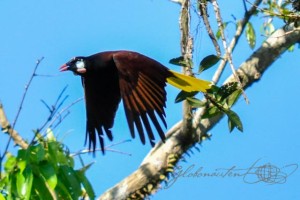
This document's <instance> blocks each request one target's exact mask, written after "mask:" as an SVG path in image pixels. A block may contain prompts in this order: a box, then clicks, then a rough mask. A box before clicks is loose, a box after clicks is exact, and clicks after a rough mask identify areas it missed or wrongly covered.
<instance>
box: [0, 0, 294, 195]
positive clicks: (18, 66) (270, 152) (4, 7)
mask: <svg viewBox="0 0 300 200" xmlns="http://www.w3.org/2000/svg"><path fill="white" fill-rule="evenodd" d="M220 4H221V5H220V7H221V8H222V9H223V10H222V11H223V13H222V14H223V19H224V21H230V20H232V17H231V15H232V14H233V15H234V16H235V17H236V18H238V19H239V18H240V17H241V16H242V8H243V7H242V3H241V1H237V3H236V4H235V5H228V4H226V3H225V4H224V3H222V2H220ZM233 7H234V9H233ZM179 10H180V7H179V5H177V4H175V3H172V2H170V1H167V0H164V1H161V0H160V1H158V0H143V1H141V0H131V1H129V0H122V1H121V0H111V1H95V0H91V1H70V0H66V1H58V0H55V1H52V3H48V2H46V1H1V3H0V26H1V34H0V35H1V37H0V44H1V45H0V58H1V66H0V75H1V78H0V100H1V102H2V103H3V104H4V106H5V110H6V113H7V116H8V118H9V119H10V120H11V121H13V119H14V117H15V114H16V112H17V109H18V105H19V102H20V99H21V96H22V94H23V91H24V86H25V84H26V83H27V82H28V79H29V77H30V74H31V73H32V70H33V68H34V65H35V62H36V60H37V59H39V58H41V57H42V56H44V57H45V59H44V60H43V62H42V63H41V65H40V67H39V69H38V74H48V75H55V76H54V77H36V78H35V79H34V80H33V83H32V86H31V87H30V89H29V93H28V98H27V99H26V101H25V104H24V107H23V110H22V113H21V115H20V118H19V121H18V124H17V126H16V127H15V128H16V129H17V130H18V131H19V132H20V133H21V134H22V136H23V137H24V138H31V137H32V131H31V130H32V129H35V128H38V127H40V126H41V124H42V123H43V122H44V121H45V120H46V117H47V114H48V113H47V109H46V108H45V106H44V105H43V104H42V103H41V101H40V100H41V99H43V100H45V101H46V102H48V103H49V104H51V103H53V102H54V101H55V100H56V98H57V95H58V94H59V93H60V91H61V90H62V89H63V87H64V86H66V85H68V86H69V87H68V89H67V94H69V95H70V96H69V98H68V100H67V101H66V105H67V104H69V103H71V102H73V101H74V100H76V99H77V98H79V97H82V96H83V91H82V87H81V81H80V79H79V77H74V76H73V74H72V73H59V72H58V68H59V67H60V66H61V65H62V64H63V63H65V62H67V61H68V60H69V59H70V58H71V57H74V56H78V55H82V56H86V55H90V54H94V53H97V52H100V51H106V50H118V49H127V50H133V51H137V52H140V53H143V54H145V55H147V56H149V57H152V58H154V59H156V60H158V61H160V62H161V63H163V64H165V65H166V66H168V67H169V68H171V69H173V70H177V71H180V69H179V68H178V67H176V66H172V65H171V64H169V63H168V61H169V60H170V59H171V58H174V57H178V56H179V55H180V45H179V39H180V34H179V28H178V15H179ZM210 16H211V18H213V12H212V11H210ZM263 20H264V19H263V18H259V19H255V20H253V24H254V26H255V29H256V33H257V37H258V42H257V44H259V43H260V42H261V41H262V40H264V37H263V36H260V32H259V27H260V25H261V24H262V21H263ZM197 23H198V19H197V17H195V16H194V17H193V24H194V25H197ZM229 28H231V29H233V28H234V26H233V25H230V26H229ZM192 33H193V35H194V36H195V37H196V40H195V42H196V44H195V47H196V48H197V49H196V51H195V52H196V54H195V63H199V61H200V60H201V58H203V57H204V56H206V55H209V54H212V53H214V49H213V48H212V45H211V42H210V41H209V40H208V38H207V36H206V33H205V30H204V26H203V24H202V23H200V26H199V29H198V30H196V26H194V28H193V31H192ZM226 34H227V36H228V38H229V39H230V37H231V32H230V31H228V32H227V33H226ZM239 45H240V46H239V47H237V48H236V50H235V54H234V55H233V56H234V63H235V65H236V66H239V65H240V64H241V63H242V62H243V61H244V60H245V59H246V58H247V57H248V56H249V55H250V54H251V53H252V50H251V49H250V48H249V47H248V45H247V44H246V42H245V37H242V39H241V41H240V44H239ZM298 54H299V50H298V49H297V48H296V49H295V51H294V52H293V53H285V54H284V55H282V56H281V58H280V59H278V60H277V61H276V62H275V63H274V64H273V66H272V67H271V68H270V69H268V70H267V72H266V73H265V74H264V75H263V76H262V79H261V80H260V81H259V82H258V83H255V84H253V85H252V86H251V88H249V90H247V91H246V93H247V95H248V97H249V99H250V104H249V105H247V104H246V103H245V102H244V101H243V100H242V99H241V100H239V102H238V103H237V105H236V106H235V107H234V108H233V110H234V111H236V112H237V113H238V114H239V115H240V118H241V119H242V121H243V124H244V132H243V133H240V132H238V131H233V133H229V132H228V128H227V120H226V119H223V120H222V121H221V122H220V123H218V124H217V126H216V127H215V128H214V129H213V130H211V132H210V133H211V134H212V135H213V137H212V139H211V140H210V141H207V142H204V143H203V144H202V147H200V150H201V152H200V153H199V152H197V151H196V150H195V149H194V150H193V152H194V154H192V155H191V157H189V156H185V158H186V161H187V162H186V163H184V162H181V163H179V166H180V167H182V169H183V171H187V170H190V171H189V172H196V171H197V170H198V169H201V168H202V171H201V172H207V173H210V172H215V171H216V170H218V169H220V168H222V169H223V170H221V171H224V170H225V169H230V168H232V167H235V168H234V169H236V171H235V172H240V171H243V170H240V171H239V170H237V169H247V168H249V167H250V166H251V165H253V163H255V162H256V161H258V162H257V164H256V166H263V165H266V164H270V165H273V166H277V167H278V168H280V169H281V170H282V171H283V172H285V173H289V172H290V171H289V170H292V167H293V166H295V165H296V164H300V159H299V156H296V155H297V154H298V152H299V150H300V144H299V139H300V137H299V134H300V131H299V129H298V126H297V125H298V123H299V122H300V121H299V114H298V113H299V112H300V108H299V106H298V99H299V92H298V91H297V87H298V86H299V85H300V80H299V79H298V74H299V72H300V69H299V66H298V65H299V61H300V57H299V56H297V55H298ZM229 74H230V70H229V69H228V70H226V71H225V73H224V76H223V77H222V80H224V79H225V78H226V77H227V76H228V75H229ZM212 75H213V70H209V71H207V72H205V73H203V74H202V76H201V78H203V79H208V80H209V79H211V77H212ZM167 92H168V102H167V110H166V114H167V123H168V127H169V128H170V127H172V125H173V124H174V123H176V122H177V121H179V120H180V118H181V105H180V104H174V99H175V96H176V95H177V92H178V91H177V90H176V89H175V88H173V87H171V86H168V87H167ZM71 111H72V113H71V115H70V116H69V117H68V118H67V119H66V120H65V121H64V123H63V124H62V125H61V126H60V127H58V128H57V129H56V130H55V133H56V134H58V137H59V138H60V139H62V140H63V142H64V143H65V144H66V145H67V146H68V147H69V148H70V149H71V151H78V150H80V149H82V148H83V147H84V146H83V145H84V137H85V108H84V104H83V102H81V103H78V104H77V105H76V106H74V107H72V110H71ZM113 132H114V142H118V141H122V140H125V139H129V138H130V134H129V130H128V127H127V124H126V120H125V115H124V111H123V108H122V106H120V109H119V110H118V112H117V117H116V121H115V126H114V128H113ZM0 141H1V144H0V151H1V152H2V151H3V149H4V144H6V141H7V136H5V135H3V134H0ZM107 144H109V143H108V142H107ZM115 148H117V149H118V150H120V151H123V152H127V153H130V154H132V155H131V156H127V155H122V154H117V153H111V152H107V154H106V155H105V156H102V155H101V154H98V155H97V156H96V158H93V156H92V155H85V156H84V159H85V160H86V162H87V163H88V162H92V161H95V162H96V163H95V164H94V165H93V166H92V168H91V169H90V170H89V172H88V177H89V178H90V181H91V182H92V184H93V186H94V189H95V191H96V193H97V195H100V194H101V193H103V192H104V191H105V190H106V189H108V188H110V187H112V186H113V185H114V184H116V183H117V182H119V181H120V180H122V179H123V178H124V177H126V176H127V175H129V174H130V173H131V172H133V171H134V170H135V169H136V168H137V167H138V165H139V163H141V161H142V160H143V158H144V156H145V155H146V154H147V152H148V151H149V150H150V148H151V147H150V145H145V146H143V145H142V144H140V141H139V140H138V139H136V140H132V141H131V142H128V143H125V144H122V145H118V146H117V147H115ZM78 166H79V165H78ZM192 166H194V167H193V168H191V167H192ZM283 167H285V168H283ZM225 171H226V170H225ZM246 178H251V181H253V180H252V178H253V176H248V177H246ZM299 180H300V172H299V169H297V170H296V171H295V172H294V173H293V174H292V175H290V176H288V177H287V178H286V182H285V183H282V184H268V183H264V182H260V183H256V184H249V183H245V180H244V179H243V177H228V176H225V177H223V178H221V177H198V178H196V177H194V178H191V177H190V178H187V177H180V178H178V179H177V180H176V181H175V182H174V184H173V185H172V186H171V187H170V188H167V189H162V190H161V191H159V192H158V193H157V194H155V195H154V196H153V198H152V199H157V200H159V199H166V198H167V197H168V198H170V199H195V196H199V198H200V197H201V198H209V199H212V200H214V199H272V200H274V199H297V198H300V191H299V182H300V181H299ZM297 185H298V186H297Z"/></svg>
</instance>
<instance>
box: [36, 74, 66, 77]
mask: <svg viewBox="0 0 300 200" xmlns="http://www.w3.org/2000/svg"><path fill="white" fill-rule="evenodd" d="M35 76H41V77H49V78H51V77H56V76H61V74H35Z"/></svg>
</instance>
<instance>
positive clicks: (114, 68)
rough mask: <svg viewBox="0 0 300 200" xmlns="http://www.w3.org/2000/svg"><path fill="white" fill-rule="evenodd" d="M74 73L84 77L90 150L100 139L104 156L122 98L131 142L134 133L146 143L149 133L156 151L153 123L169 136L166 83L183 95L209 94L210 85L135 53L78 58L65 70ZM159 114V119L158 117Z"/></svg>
mask: <svg viewBox="0 0 300 200" xmlns="http://www.w3.org/2000/svg"><path fill="white" fill-rule="evenodd" d="M66 70H70V71H73V72H74V73H75V74H76V75H80V76H81V78H82V85H83V88H84V94H85V104H86V117H87V122H86V139H85V143H86V142H87V140H88V147H89V149H91V150H93V151H95V149H96V140H97V139H96V135H98V139H99V141H100V146H101V150H102V152H103V153H104V137H103V133H104V132H105V133H106V135H107V137H108V138H109V139H110V140H112V139H113V136H112V132H111V130H110V129H111V128H112V126H113V124H114V118H115V114H116V111H117V109H118V105H119V103H120V100H121V98H122V100H123V105H124V109H125V114H126V118H127V123H128V126H129V129H130V133H131V136H132V138H134V137H135V128H136V129H137V132H138V134H139V136H140V139H141V142H142V143H143V144H145V135H144V130H146V133H147V134H148V138H149V141H150V144H151V145H152V146H154V144H155V143H154V140H155V138H154V134H153V131H152V128H151V125H150V121H151V122H152V123H153V125H154V127H155V128H156V130H157V132H158V134H159V136H160V138H161V139H162V140H163V141H164V139H165V135H164V131H163V130H162V128H161V126H160V123H159V122H158V120H157V117H156V115H157V116H158V117H159V118H160V119H161V121H162V123H163V124H164V126H165V127H166V126H167V124H166V121H165V116H166V115H165V111H164V108H165V102H166V91H165V86H166V82H168V83H170V84H172V85H174V86H175V87H178V88H180V89H182V90H184V91H187V92H191V91H202V92H205V91H206V90H207V89H209V88H210V87H211V86H210V85H211V83H210V82H208V81H204V80H200V79H196V78H193V77H190V76H185V75H182V74H179V73H177V72H174V71H171V70H169V69H168V68H166V67H165V66H163V65H162V64H160V63H159V62H157V61H155V60H153V59H151V58H149V57H146V56H144V55H142V54H139V53H136V52H131V51H107V52H101V53H97V54H94V55H91V56H88V57H83V56H79V57H74V58H73V59H71V60H70V61H69V62H67V63H66V64H64V65H63V66H61V68H60V71H66ZM155 113H156V114H155Z"/></svg>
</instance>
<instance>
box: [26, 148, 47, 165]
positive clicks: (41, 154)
mask: <svg viewBox="0 0 300 200" xmlns="http://www.w3.org/2000/svg"><path fill="white" fill-rule="evenodd" d="M29 151H30V161H31V162H36V163H39V162H41V161H42V160H44V158H45V149H44V147H43V146H42V145H41V144H38V145H36V146H30V147H29Z"/></svg>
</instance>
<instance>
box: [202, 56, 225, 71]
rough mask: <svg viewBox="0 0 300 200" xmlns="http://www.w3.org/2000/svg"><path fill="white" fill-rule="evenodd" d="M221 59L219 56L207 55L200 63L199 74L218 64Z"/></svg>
mask: <svg viewBox="0 0 300 200" xmlns="http://www.w3.org/2000/svg"><path fill="white" fill-rule="evenodd" d="M220 59H221V58H220V57H219V56H216V55H209V56H206V57H205V58H203V60H202V61H201V62H200V67H199V71H198V72H199V73H201V72H203V71H205V70H207V69H209V68H211V67H212V66H214V65H215V64H217V62H219V60H220Z"/></svg>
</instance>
